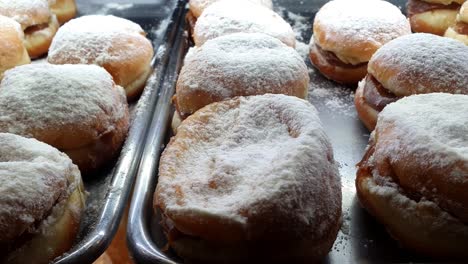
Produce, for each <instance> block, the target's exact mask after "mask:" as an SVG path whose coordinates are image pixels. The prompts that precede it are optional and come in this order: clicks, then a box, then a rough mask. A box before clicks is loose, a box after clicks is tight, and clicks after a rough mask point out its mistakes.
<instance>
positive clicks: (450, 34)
mask: <svg viewBox="0 0 468 264" xmlns="http://www.w3.org/2000/svg"><path fill="white" fill-rule="evenodd" d="M444 37H447V38H453V39H456V40H458V41H461V42H462V43H464V44H465V45H468V35H465V34H460V33H459V32H457V31H456V30H454V28H453V27H449V28H448V29H447V31H445V34H444Z"/></svg>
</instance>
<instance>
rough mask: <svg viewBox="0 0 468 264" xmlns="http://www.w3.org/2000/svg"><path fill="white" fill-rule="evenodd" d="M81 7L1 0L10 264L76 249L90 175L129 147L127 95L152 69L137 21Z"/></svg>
mask: <svg viewBox="0 0 468 264" xmlns="http://www.w3.org/2000/svg"><path fill="white" fill-rule="evenodd" d="M75 15H76V5H75V2H74V1H73V0H49V1H47V0H0V145H1V147H0V262H1V263H49V262H50V261H52V260H53V259H55V258H56V257H58V256H60V255H62V254H63V253H65V252H66V251H68V250H69V249H70V248H71V247H72V245H73V243H74V240H75V238H76V235H77V233H78V230H79V226H80V220H81V219H82V217H83V213H84V208H85V200H86V193H85V190H84V188H83V182H82V178H81V177H82V175H84V176H88V177H96V176H97V175H99V174H102V173H100V170H101V169H102V168H103V166H105V165H106V164H108V163H109V162H111V161H113V160H114V159H115V158H116V157H117V156H118V154H119V153H120V149H121V147H122V145H123V143H124V141H125V138H126V136H127V132H128V129H129V126H130V117H129V106H128V101H130V100H134V99H136V98H137V97H138V95H139V94H140V93H141V90H142V89H143V87H144V84H145V82H146V79H147V77H148V75H149V74H150V73H151V70H152V67H151V65H150V61H151V59H152V56H153V47H152V44H151V42H150V41H149V40H148V39H147V38H146V37H145V32H144V31H143V29H142V28H141V27H140V26H139V25H138V24H135V23H133V22H131V21H129V20H126V19H123V18H118V17H114V16H97V15H96V16H82V17H79V18H76V19H73V17H74V16H75ZM60 25H62V26H61V27H60ZM46 56H47V58H46V61H45V62H41V63H33V64H30V62H31V59H35V58H45V57H46Z"/></svg>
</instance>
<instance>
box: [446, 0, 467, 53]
mask: <svg viewBox="0 0 468 264" xmlns="http://www.w3.org/2000/svg"><path fill="white" fill-rule="evenodd" d="M444 36H445V37H449V38H453V39H456V40H459V41H461V42H463V43H465V45H468V2H465V4H463V5H462V7H461V9H460V12H459V13H458V15H457V21H456V24H454V25H453V26H451V27H449V28H448V29H447V31H445V34H444Z"/></svg>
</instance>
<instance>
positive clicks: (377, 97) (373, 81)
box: [354, 33, 468, 130]
mask: <svg viewBox="0 0 468 264" xmlns="http://www.w3.org/2000/svg"><path fill="white" fill-rule="evenodd" d="M467 61H468V47H467V46H465V45H463V44H462V43H460V42H458V41H455V40H452V39H449V38H443V37H439V36H436V35H432V34H426V33H415V34H411V35H407V36H403V37H399V38H397V39H395V40H392V41H390V42H389V43H387V44H385V45H384V46H383V47H382V48H380V49H379V50H378V51H377V52H376V53H375V54H374V56H372V58H371V60H370V61H369V65H368V68H367V70H368V74H367V76H366V77H365V78H364V79H363V80H362V81H361V82H360V83H359V85H358V88H357V90H356V93H355V96H354V103H355V106H356V110H357V112H358V115H359V118H360V119H361V121H362V122H363V123H364V124H365V126H366V127H367V128H368V129H369V130H373V129H374V127H375V123H376V121H377V115H378V114H379V112H380V111H382V109H383V108H384V107H385V106H386V105H387V104H389V103H391V102H395V101H396V100H398V99H400V98H402V97H404V96H409V95H412V94H425V93H434V92H444V93H453V94H468V63H467Z"/></svg>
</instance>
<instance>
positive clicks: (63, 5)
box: [49, 0, 76, 25]
mask: <svg viewBox="0 0 468 264" xmlns="http://www.w3.org/2000/svg"><path fill="white" fill-rule="evenodd" d="M49 5H50V10H51V11H52V13H54V14H55V15H56V16H57V20H58V22H59V23H60V24H61V25H62V24H64V23H65V22H67V21H69V20H70V19H72V18H74V17H75V16H76V3H75V0H49Z"/></svg>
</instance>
